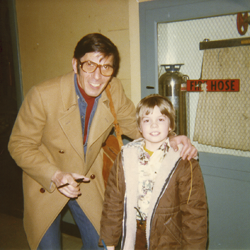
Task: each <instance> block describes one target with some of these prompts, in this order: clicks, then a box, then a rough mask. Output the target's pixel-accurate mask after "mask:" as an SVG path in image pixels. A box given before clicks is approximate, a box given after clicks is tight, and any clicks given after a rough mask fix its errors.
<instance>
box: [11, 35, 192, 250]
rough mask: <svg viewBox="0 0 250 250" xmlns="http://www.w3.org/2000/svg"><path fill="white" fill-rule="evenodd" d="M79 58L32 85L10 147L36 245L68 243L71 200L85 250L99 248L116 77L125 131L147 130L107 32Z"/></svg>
mask: <svg viewBox="0 0 250 250" xmlns="http://www.w3.org/2000/svg"><path fill="white" fill-rule="evenodd" d="M72 65H73V72H70V73H68V74H66V75H64V76H61V77H57V78H55V79H52V80H49V81H46V82H44V83H42V84H38V85H36V86H34V87H33V88H32V89H31V90H30V91H29V93H28V94H27V96H26V98H25V100H24V102H23V104H22V107H21V108H20V111H19V114H18V116H17V119H16V122H15V125H14V127H13V131H12V135H11V137H10V141H9V146H8V147H9V151H10V153H11V155H12V157H13V158H14V160H15V161H16V163H17V165H18V166H20V167H21V168H22V169H23V192H24V228H25V232H26V234H27V238H28V242H29V245H30V247H31V249H37V248H38V249H53V250H54V249H60V248H61V245H60V230H59V228H60V216H61V215H60V213H61V211H62V209H63V208H64V207H65V205H66V204H68V206H69V208H70V210H71V212H72V215H73V217H74V219H75V221H76V223H77V225H78V227H79V230H80V233H81V237H82V240H83V247H82V249H98V238H99V236H98V233H99V230H100V218H101V213H102V202H103V197H104V181H103V177H102V150H101V147H102V144H103V143H104V142H105V140H106V138H107V137H108V135H109V133H110V132H111V130H112V128H113V120H114V118H113V115H112V113H111V111H110V109H109V99H108V97H107V95H106V92H105V91H104V90H105V88H106V86H107V85H108V84H110V86H111V89H110V92H111V96H112V100H113V102H114V106H115V112H116V114H117V119H118V122H119V125H120V127H121V129H122V131H123V134H125V135H126V136H128V137H130V138H131V139H135V138H138V137H139V136H140V134H139V132H138V130H137V126H136V120H135V108H134V105H133V103H132V102H131V100H129V99H128V98H127V97H126V95H125V94H124V91H123V88H122V85H121V83H120V81H119V80H118V79H117V78H115V76H116V74H117V72H118V69H119V53H118V50H117V48H116V46H115V45H114V44H113V43H112V42H111V41H110V40H109V39H108V38H107V37H105V36H103V35H101V34H96V33H94V34H89V35H87V36H85V37H83V38H82V39H81V40H80V41H79V42H78V44H77V46H76V48H75V51H74V57H73V60H72ZM180 142H181V143H183V144H184V148H185V149H184V150H183V155H184V158H185V157H186V156H187V155H188V154H189V157H192V156H195V155H196V153H197V152H196V149H195V148H194V147H192V146H191V144H190V141H189V140H188V139H187V138H186V137H183V136H182V137H176V138H174V139H173V145H174V146H175V145H177V143H180ZM175 147H176V146H175ZM81 178H83V182H82V183H81V184H79V183H78V179H81ZM88 180H90V181H88ZM86 181H88V182H86Z"/></svg>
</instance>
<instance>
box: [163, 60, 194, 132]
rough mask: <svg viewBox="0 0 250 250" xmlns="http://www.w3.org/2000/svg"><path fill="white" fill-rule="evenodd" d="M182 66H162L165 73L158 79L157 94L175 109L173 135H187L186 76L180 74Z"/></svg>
mask: <svg viewBox="0 0 250 250" xmlns="http://www.w3.org/2000/svg"><path fill="white" fill-rule="evenodd" d="M182 65H184V64H183V63H182V64H162V65H161V67H164V69H165V71H166V72H165V73H164V74H162V75H161V76H160V78H159V94H160V95H162V96H165V97H167V98H168V99H169V100H170V101H171V102H172V104H173V106H174V109H175V133H176V134H178V135H187V111H186V89H187V80H188V78H189V77H188V76H187V75H184V74H182V73H181V72H180V68H181V66H182Z"/></svg>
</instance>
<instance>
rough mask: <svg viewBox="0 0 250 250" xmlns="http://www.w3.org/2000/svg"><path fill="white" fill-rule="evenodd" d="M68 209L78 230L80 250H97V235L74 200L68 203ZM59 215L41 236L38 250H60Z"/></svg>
mask: <svg viewBox="0 0 250 250" xmlns="http://www.w3.org/2000/svg"><path fill="white" fill-rule="evenodd" d="M68 206H69V209H70V211H71V213H72V215H73V218H74V220H75V222H76V224H77V226H78V228H79V231H80V234H81V238H82V242H83V245H82V247H81V250H99V249H103V248H101V247H98V240H99V235H98V233H97V232H96V230H95V228H94V226H93V225H92V223H91V222H90V221H89V219H88V218H87V216H86V215H85V213H84V212H83V211H82V209H81V208H80V206H79V205H78V203H77V202H76V201H75V200H70V201H69V202H68ZM60 222H61V214H59V215H58V217H57V218H56V219H55V221H54V222H53V223H52V224H51V226H50V227H49V229H48V230H47V232H46V233H45V235H44V236H43V238H42V240H41V242H40V244H39V246H38V248H37V249H38V250H60V249H61V231H60Z"/></svg>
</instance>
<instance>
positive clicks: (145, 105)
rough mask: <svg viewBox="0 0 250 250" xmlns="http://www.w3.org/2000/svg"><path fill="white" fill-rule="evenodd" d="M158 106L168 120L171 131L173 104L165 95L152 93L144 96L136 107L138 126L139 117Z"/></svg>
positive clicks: (173, 127) (173, 120)
mask: <svg viewBox="0 0 250 250" xmlns="http://www.w3.org/2000/svg"><path fill="white" fill-rule="evenodd" d="M155 106H158V107H159V109H160V111H161V113H162V114H163V115H165V116H167V117H168V118H169V120H170V128H171V131H170V133H171V132H172V131H174V129H175V110H174V106H173V104H172V103H171V102H170V101H169V99H168V98H167V97H165V96H161V95H158V94H152V95H149V96H146V97H144V98H143V99H142V100H141V101H140V102H139V103H138V105H137V107H136V122H137V125H138V128H140V123H141V118H142V116H143V115H144V114H146V115H148V114H150V113H152V112H153V110H154V107H155Z"/></svg>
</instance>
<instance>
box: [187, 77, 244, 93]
mask: <svg viewBox="0 0 250 250" xmlns="http://www.w3.org/2000/svg"><path fill="white" fill-rule="evenodd" d="M204 90H205V91H207V92H238V91H240V80H239V79H219V80H218V79H212V80H187V91H190V92H196V91H198V92H200V91H204Z"/></svg>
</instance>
